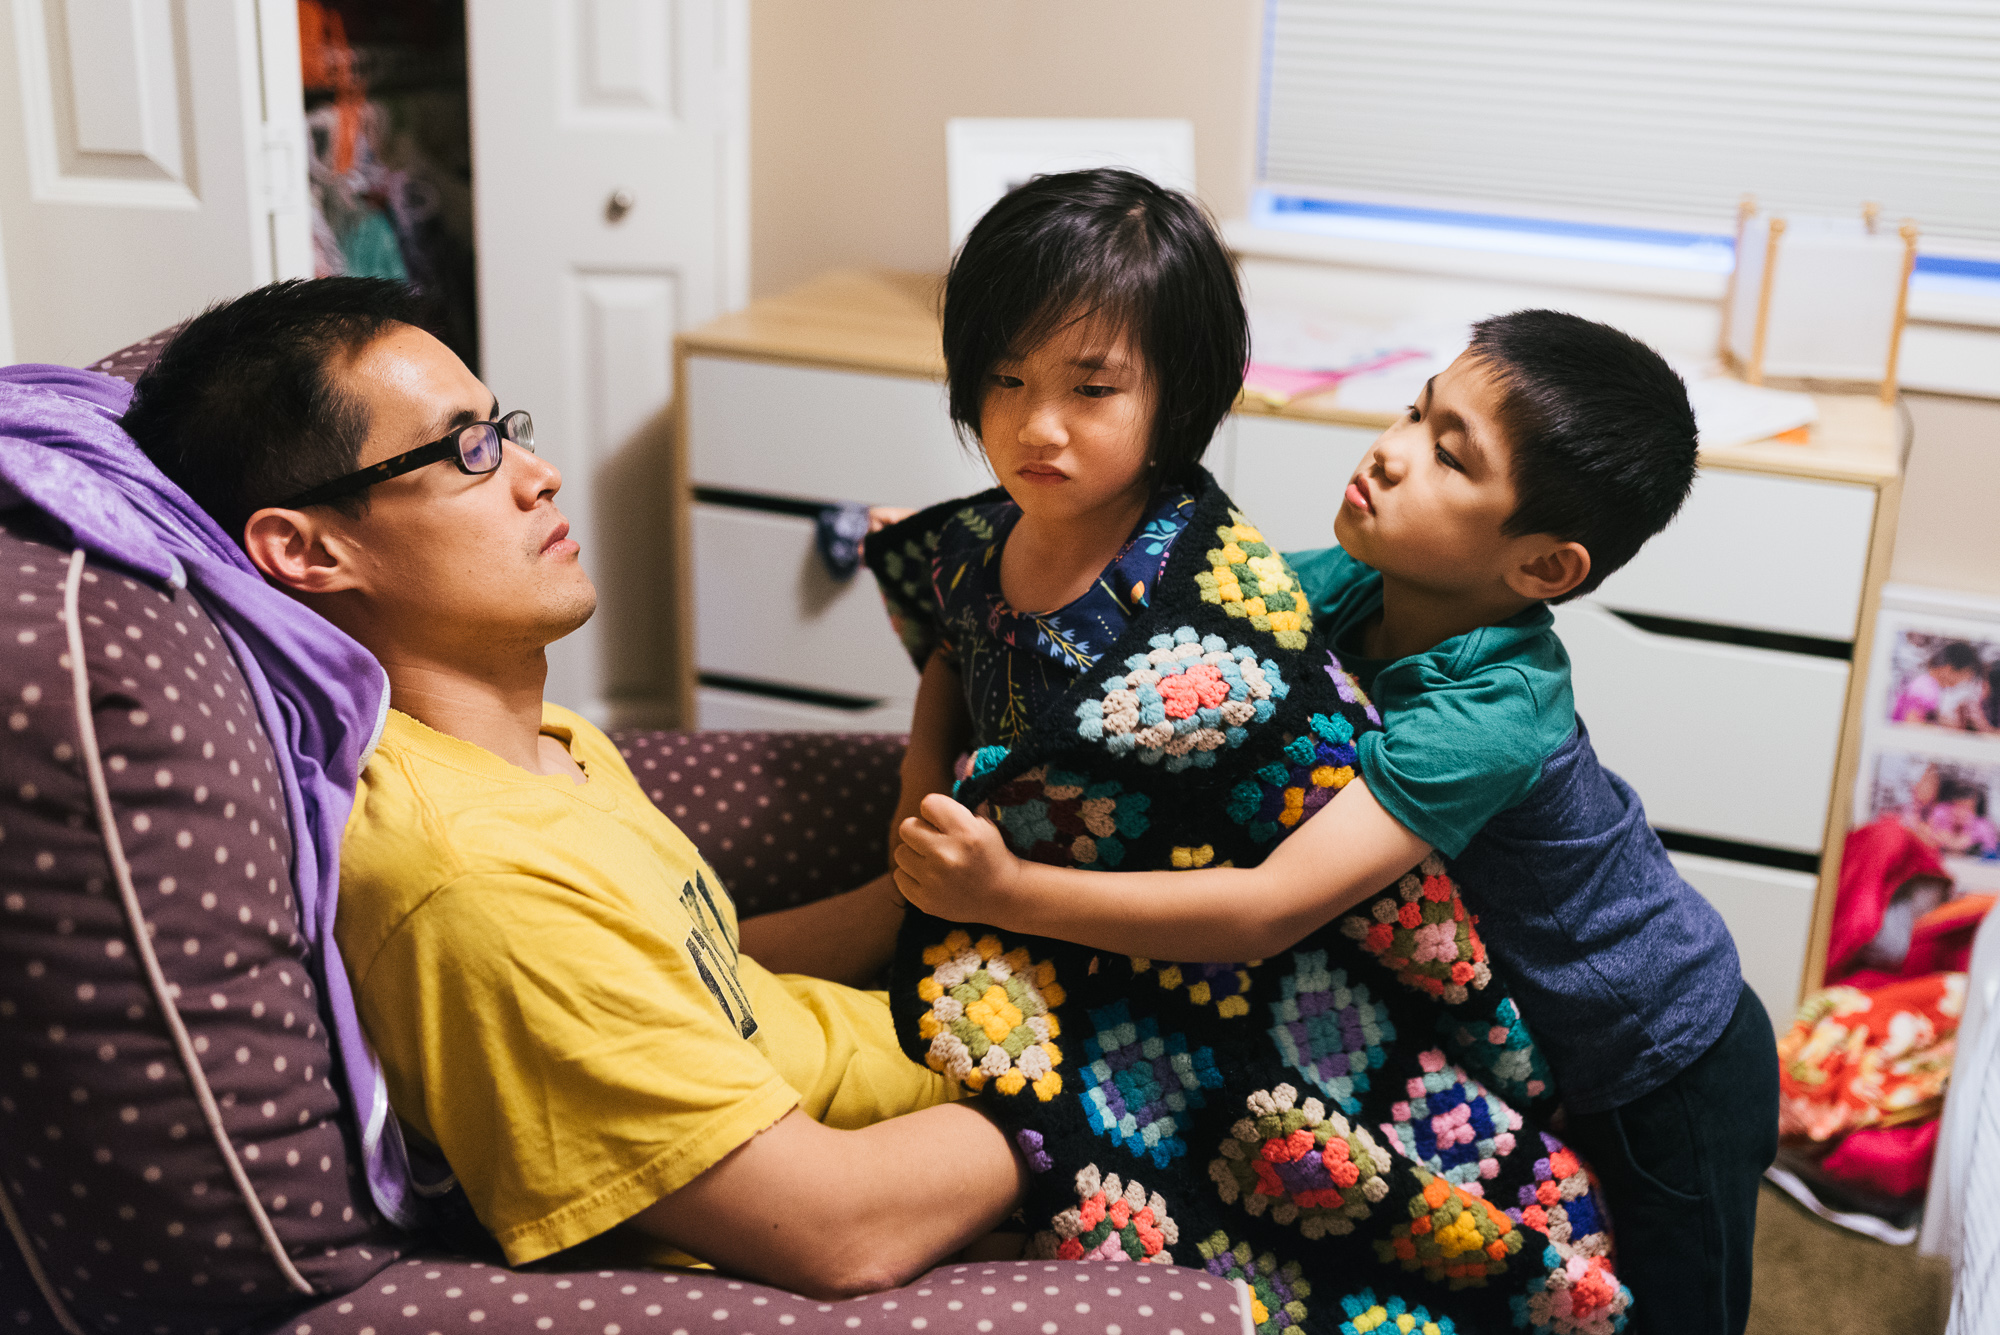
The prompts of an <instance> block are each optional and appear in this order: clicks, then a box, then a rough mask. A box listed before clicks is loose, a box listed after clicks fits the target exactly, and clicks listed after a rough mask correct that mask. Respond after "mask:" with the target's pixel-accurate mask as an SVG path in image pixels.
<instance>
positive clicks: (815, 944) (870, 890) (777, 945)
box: [737, 872, 903, 987]
mask: <svg viewBox="0 0 2000 1335" xmlns="http://www.w3.org/2000/svg"><path fill="white" fill-rule="evenodd" d="M902 925H903V897H902V896H901V895H900V894H898V893H896V884H895V882H894V881H893V880H891V879H890V877H889V875H888V873H886V872H885V873H883V874H882V875H880V876H878V877H876V878H875V879H874V880H872V881H870V882H868V884H866V885H864V886H862V887H861V888H860V889H858V890H849V891H848V892H847V893H846V894H842V895H832V896H830V897H828V898H826V899H821V900H817V901H815V902H813V903H811V904H801V905H799V906H798V907H797V908H791V909H779V910H778V911H777V912H776V913H760V914H758V915H757V916H756V917H754V918H745V919H744V920H743V921H742V922H741V923H739V924H738V928H737V930H738V933H739V935H740V937H741V941H740V945H741V948H742V951H743V953H744V954H746V955H748V956H749V957H750V958H751V959H753V960H756V961H757V962H758V963H759V964H761V965H763V966H764V967H765V968H767V969H769V970H770V971H771V972H772V973H803V974H810V975H811V976H812V977H814V978H825V979H829V980H831V981H833V982H836V983H846V984H847V985H848V986H849V987H867V986H868V985H869V984H870V983H872V982H874V981H875V979H876V978H878V977H880V976H881V973H882V970H884V969H886V968H888V967H889V959H890V957H891V956H892V955H894V954H895V953H896V932H897V930H898V929H900V928H901V927H902Z"/></svg>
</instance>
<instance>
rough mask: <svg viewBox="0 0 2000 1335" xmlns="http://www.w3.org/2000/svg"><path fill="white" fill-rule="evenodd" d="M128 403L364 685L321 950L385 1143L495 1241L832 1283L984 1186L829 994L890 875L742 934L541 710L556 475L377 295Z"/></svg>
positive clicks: (472, 382)
mask: <svg viewBox="0 0 2000 1335" xmlns="http://www.w3.org/2000/svg"><path fill="white" fill-rule="evenodd" d="M123 421H124V425H125V427H126V429H127V430H128V431H129V432H130V433H131V434H132V436H133V437H134V438H135V439H136V440H137V441H138V442H139V444H140V446H141V448H143V449H144V450H145V451H146V453H147V454H148V455H149V456H150V457H151V458H152V459H153V460H154V462H156V463H157V464H159V466H160V467H161V469H162V470H163V471H165V472H166V473H167V475H168V476H169V477H171V478H172V479H173V480H174V481H175V482H176V483H178V484H179V485H180V486H181V487H182V488H183V489H185V490H186V491H187V492H188V493H189V495H190V496H191V497H192V498H193V499H194V500H195V501H196V502H197V503H198V504H200V505H201V506H202V508H203V509H205V510H207V511H208V512H209V514H211V515H212V516H214V517H215V518H216V520H217V521H218V522H219V523H220V524H221V525H222V527H223V528H224V530H225V531H227V532H228V533H230V534H232V535H233V536H235V537H237V539H238V540H239V541H240V542H241V544H242V546H243V548H244V550H245V552H246V553H247V554H248V556H249V558H250V560H251V561H252V562H253V563H254V564H255V565H256V566H257V568H258V569H259V570H260V571H262V572H263V574H264V575H265V577H266V578H268V579H269V580H271V581H272V582H273V583H275V584H276V585H277V586H278V587H280V588H282V589H285V590H286V591H288V592H290V593H291V594H292V595H293V596H294V597H296V598H298V599H299V600H300V601H301V602H303V603H305V604H306V605H307V606H309V607H311V608H313V609H314V610H316V611H317V612H319V613H320V614H321V615H323V616H324V617H325V618H326V619H327V620H328V621H330V622H332V623H333V624H334V625H336V626H338V627H339V628H340V629H342V630H344V631H345V632H347V633H348V634H349V635H351V636H353V637H354V639H356V640H358V641H359V642H360V643H361V644H362V645H364V646H365V647H366V648H367V649H368V650H369V651H370V652H372V653H373V654H374V655H375V657H376V658H377V659H378V660H379V661H380V662H381V664H382V666H383V667H384V668H385V669H386V670H387V672H388V676H389V684H390V704H391V709H390V712H389V716H388V721H387V723H386V725H385V727H384V729H383V735H382V739H381V742H380V744H379V745H378V747H377V748H376V750H375V752H374V754H373V757H372V759H371V760H370V761H369V763H368V766H367V768H366V770H365V771H364V773H363V775H362V780H361V786H360V790H359V792H358V793H357V795H356V800H355V807H354V814H353V816H352V818H351V819H350V820H349V821H348V825H347V833H346V840H345V843H344V845H343V849H342V856H341V886H340V892H341V895H340V902H339V914H338V919H337V922H336V926H335V937H336V939H337V941H338V943H339V946H340V950H341V953H342V955H343V957H344V960H345V963H346V967H347V972H348V974H349V977H350V978H351V980H352V982H353V984H354V991H355V994H356V998H357V1004H358V1007H359V1010H360V1014H361V1019H362V1023H363V1025H364V1027H365V1028H366V1030H367V1033H368V1037H369V1040H370V1042H371V1043H372V1044H373V1046H374V1047H375V1049H376V1051H377V1053H378V1055H379V1056H380V1058H381V1060H382V1063H383V1066H384V1069H385V1071H386V1073H387V1077H388V1084H389V1092H390V1101H391V1103H392V1105H393V1107H394V1109H395V1111H396V1113H397V1114H398V1116H399V1118H400V1120H401V1122H402V1125H403V1127H404V1128H405V1131H406V1135H407V1136H408V1137H409V1138H410V1139H412V1140H413V1141H415V1142H417V1144H418V1146H419V1147H420V1148H421V1147H427V1148H434V1149H436V1150H438V1151H440V1152H441V1153H442V1155H443V1157H444V1158H445V1160H446V1161H447V1162H448V1163H449V1164H450V1166H451V1168H452V1170H453V1171H454V1173H455V1174H456V1176H457V1178H458V1181H459V1183H460V1185H461V1186H463V1187H464V1189H465V1192H466V1196H467V1199H468V1200H469V1201H470V1203H471V1205H472V1207H473V1209H474V1210H475V1212H476V1213H477V1214H478V1216H479V1219H480V1221H481V1223H482V1224H484V1225H485V1227H486V1228H487V1229H488V1230H489V1231H490V1232H491V1233H493V1234H494V1236H495V1237H496V1238H497V1239H498V1241H499V1242H500V1244H501V1246H502V1248H503V1249H504V1250H505V1252H506V1254H507V1258H508V1260H509V1261H510V1262H512V1263H514V1264H525V1263H527V1262H529V1261H533V1260H537V1259H540V1258H541V1257H544V1256H548V1255H551V1254H553V1253H555V1252H558V1251H563V1250H566V1249H569V1248H571V1247H577V1246H587V1247H588V1248H589V1249H590V1250H591V1254H592V1259H593V1260H598V1259H600V1258H601V1259H602V1260H603V1261H605V1262H608V1261H609V1260H610V1259H611V1258H613V1257H617V1258H618V1259H621V1260H651V1261H656V1262H662V1263H685V1262H686V1261H687V1260H689V1259H690V1258H699V1259H701V1260H703V1261H708V1262H712V1263H714V1264H717V1265H721V1266H724V1267H726V1268H729V1269H731V1270H735V1271H738V1272H741V1273H744V1274H747V1275H750V1276H753V1277H755V1278H758V1279H763V1280H767V1281H770V1282H773V1283H778V1284H783V1285H786V1286H788V1287H791V1288H794V1289H797V1290H800V1291H803V1292H810V1293H814V1294H823V1295H830V1294H844V1293H854V1292H863V1291H867V1290H870V1289H874V1288H880V1287H886V1286H888V1285H891V1284H895V1283H900V1282H902V1281H903V1280H905V1279H907V1278H909V1277H911V1276H913V1275H914V1274H916V1273H918V1272H920V1271H922V1270H923V1269H925V1268H927V1267H928V1266H930V1265H932V1264H934V1263H936V1262H937V1261H938V1260H940V1259H942V1258H943V1257H944V1256H945V1255H947V1254H949V1253H951V1252H953V1251H956V1250H958V1249H959V1248H961V1247H963V1246H964V1245H965V1244H966V1243H967V1242H969V1241H971V1240H972V1239H974V1238H976V1237H977V1236H978V1235H980V1234H981V1233H983V1232H985V1231H986V1230H987V1229H990V1228H991V1227H992V1226H993V1225H994V1224H995V1223H996V1222H997V1221H998V1220H999V1219H1000V1218H1001V1217H1002V1216H1004V1215H1005V1214H1006V1213H1007V1212H1008V1210H1009V1209H1011V1208H1012V1205H1013V1202H1014V1200H1015V1199H1016V1198H1017V1196H1018V1194H1019V1189H1020V1175H1021V1172H1022V1170H1021V1168H1020V1165H1019V1163H1018V1160H1017V1159H1016V1157H1015V1155H1014V1153H1013V1151H1012V1149H1011V1148H1010V1146H1009V1145H1008V1143H1007V1141H1006V1139H1005V1137H1004V1136H1002V1134H1001V1133H1000V1132H999V1131H998V1130H997V1129H996V1128H994V1127H993V1126H992V1125H991V1124H990V1123H989V1122H987V1121H986V1120H985V1119H984V1118H983V1117H982V1116H980V1115H979V1114H978V1113H975V1112H973V1111H972V1110H971V1109H969V1108H968V1107H966V1106H964V1105H961V1104H955V1103H951V1102H949V1101H948V1100H949V1097H950V1096H949V1094H948V1092H947V1090H946V1087H945V1085H944V1083H943V1082H942V1080H941V1079H940V1078H939V1077H937V1076H936V1075H934V1074H933V1073H931V1072H929V1071H927V1070H925V1069H923V1068H922V1067H920V1066H917V1065H916V1064H914V1063H912V1062H910V1061H908V1060H907V1059H906V1058H905V1057H903V1055H902V1054H901V1052H900V1050H899V1049H898V1047H897V1045H896V1042H895V1038H894V1033H893V1030H892V1026H891V1024H890V1020H889V1013H888V1007H887V1004H886V1001H885V1000H884V999H883V998H882V997H881V995H880V994H871V993H866V992H860V991H856V990H854V989H853V988H851V987H848V986H844V985H842V984H841V983H839V982H835V981H825V980H826V979H836V978H847V979H849V980H852V981H860V980H862V979H865V978H866V977H868V976H869V975H870V974H872V973H873V972H874V970H875V969H876V968H877V967H879V965H880V964H881V963H882V962H883V961H885V960H886V957H887V952H888V949H889V947H890V943H891V941H892V939H893V936H894V931H895V926H896V923H897V921H898V918H899V915H900V908H899V907H898V905H897V901H896V900H895V898H894V896H893V891H892V890H891V889H890V887H889V885H888V883H887V878H886V877H884V878H882V879H881V880H880V881H878V882H875V883H871V885H869V886H865V887H863V888H861V889H859V890H856V891H852V892H850V893H849V894H847V895H844V896H840V897H838V898H837V899H835V900H831V901H825V902H823V903H821V904H818V905H812V906H808V907H807V908H804V909H795V910H790V911H787V912H786V913H783V914H772V915H769V916H768V918H760V919H753V920H751V926H750V928H749V930H745V931H743V932H742V933H741V934H740V935H739V932H738V928H737V923H736V918H735V911H734V908H733V907H732V905H731V904H730V902H729V899H728V897H727V895H726V894H725V893H724V892H723V889H722V887H721V886H720V885H718V884H717V883H716V880H715V877H714V873H713V872H711V871H709V870H708V869H707V868H706V867H705V866H704V865H703V863H702V860H701V857H700V854H699V853H697V852H696V851H695V849H694V846H693V845H692V844H691V843H689V842H688V840H687V838H686V837H685V836H684V835H683V834H682V833H681V832H680V831H679V830H678V829H676V828H675V827H674V826H673V825H672V823H671V822H669V821H668V820H667V819H666V818H665V817H664V816H663V815H661V814H660V812H659V811H658V810H657V809H656V808H655V807H654V806H653V805H652V803H651V802H649V801H648V800H647V798H646V796H645V794H644V792H643V791H642V790H641V789H640V787H639V786H638V784H637V782H636V781H635V780H634V779H633V777H632V775H631V773H630V771H629V770H627V769H626V767H625V765H624V762H623V760H622V759H621V758H620V756H619V754H618V752H617V749H616V748H615V747H614V746H613V745H612V744H611V742H610V740H609V739H608V738H606V737H605V736H604V734H603V733H602V732H600V731H599V730H598V729H596V728H595V727H593V726H591V724H589V723H588V722H587V721H585V720H584V719H582V718H580V717H578V716H577V715H575V714H573V713H571V712H569V711H568V710H565V709H562V708H560V707H558V706H556V705H553V704H550V703H547V702H545V701H544V700H543V698H542V689H543V683H544V679H545V677H546V673H547V663H546V659H545V656H544V651H545V650H546V648H547V646H548V645H549V644H551V643H553V642H554V641H556V640H558V639H561V638H562V637H563V636H564V635H567V634H569V633H570V632H571V631H573V630H575V629H576V628H577V627H579V626H581V625H582V624H583V623H584V622H585V621H586V620H587V619H588V618H589V617H590V615H591V613H592V611H593V610H594V609H595V608H596V605H597V595H596V591H595V590H594V588H593V587H592V585H591V581H590V577H589V576H588V575H587V574H586V573H585V572H584V570H583V567H582V566H581V565H580V564H579V562H578V548H577V544H576V542H575V540H573V539H572V538H570V536H569V524H568V523H567V522H566V521H565V520H564V518H563V516H562V512H561V511H560V510H559V509H558V508H557V505H556V495H557V492H558V491H559V490H560V488H561V486H562V476H561V474H560V473H559V472H558V471H557V470H556V469H555V467H554V466H553V465H551V464H550V463H549V462H548V461H547V460H545V459H542V458H540V457H538V456H537V455H536V454H535V453H534V446H535V437H534V424H533V421H532V419H531V418H530V417H529V414H528V412H527V411H525V410H518V409H517V410H513V411H508V412H505V413H503V412H502V411H501V405H500V403H499V402H498V401H497V400H496V399H495V397H494V395H493V394H492V393H491V392H489V391H488V389H487V388H486V386H484V385H483V384H481V383H480V381H479V380H478V378H477V377H475V376H474V375H473V374H472V373H471V372H470V371H469V370H467V369H466V367H465V365H464V364H463V363H462V362H461V361H460V360H459V359H458V358H457V357H456V356H455V355H454V354H453V353H452V352H451V351H450V350H449V349H448V348H446V347H445V346H444V345H443V344H442V343H440V342H438V341H437V340H436V339H435V338H433V337H431V335H429V334H428V333H425V332H424V331H423V330H422V329H421V328H420V327H418V324H417V320H416V314H415V311H414V310H413V307H412V303H411V299H410V298H409V296H408V295H407V294H406V293H405V292H404V291H403V289H401V288H399V287H397V286H396V285H394V284H390V283H385V282H380V281H378V280H372V279H352V278H335V279H318V280H311V281H295V282H289V283H280V284H274V285H272V286H270V287H266V288H261V289H258V290H257V291H255V292H251V293H249V294H247V295H245V296H243V297H240V298H238V299H236V300H234V301H232V302H228V303H225V304H223V305H220V306H218V307H215V308H212V309H211V310H209V311H207V312H206V313H204V314H202V315H200V316H198V317H196V318H195V319H194V320H192V321H191V322H189V324H188V325H187V326H186V327H185V328H183V329H182V330H181V331H180V332H179V333H178V334H177V335H176V336H175V338H174V340H173V341H172V342H171V343H170V344H169V345H168V346H167V348H166V349H165V351H164V352H163V353H162V355H161V357H160V359H159V361H158V362H157V363H156V364H155V365H154V366H153V367H152V368H151V369H150V370H149V371H148V372H147V373H146V375H145V376H144V377H142V378H141V380H140V382H139V384H138V387H137V390H136V392H135V396H134V399H133V403H132V407H131V408H130V410H129V411H128V412H127V414H126V416H125V418H124V419H123ZM739 952H741V953H739ZM753 957H758V958H763V959H765V960H766V961H767V962H770V963H772V964H774V965H777V964H780V963H782V965H783V967H786V968H787V969H790V970H796V971H797V974H805V973H813V974H817V975H819V976H818V977H804V976H797V975H796V974H794V975H788V976H777V975H775V974H773V973H772V972H770V971H768V970H767V969H765V968H764V967H762V966H760V965H759V964H758V963H757V962H756V960H755V958H753ZM912 1163H917V1164H921V1165H922V1171H923V1173H924V1175H925V1179H926V1180H925V1182H924V1185H923V1191H922V1199H923V1202H924V1204H923V1207H922V1208H921V1209H913V1208H912V1207H911V1201H912V1197H911V1196H910V1184H909V1181H908V1173H909V1169H910V1166H911V1164H912Z"/></svg>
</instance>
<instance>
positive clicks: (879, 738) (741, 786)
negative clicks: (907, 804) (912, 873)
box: [612, 731, 908, 918]
mask: <svg viewBox="0 0 2000 1335" xmlns="http://www.w3.org/2000/svg"><path fill="white" fill-rule="evenodd" d="M612 740H613V741H614V742H616V743H617V745H618V749H619V751H620V752H621V753H622V754H623V755H624V757H625V763H626V764H628V765H630V766H631V767H632V773H633V774H634V775H635V776H636V777H637V778H638V780H639V786H640V787H642V788H644V789H645V790H646V795H647V796H648V797H650V798H652V799H653V801H654V803H655V804H656V805H657V806H658V807H659V808H660V810H662V811H664V812H665V813H666V814H667V817H668V818H669V819H670V820H672V821H673V822H674V824H676V825H678V826H680V828H681V830H682V831H683V832H684V833H685V834H686V835H687V837H688V838H690V839H692V840H693V841H694V844H695V847H696V848H699V849H700V850H701V853H702V856H703V857H705V858H707V859H708V864H709V866H711V867H713V868H714V869H715V874H716V875H717V876H719V877H721V878H722V883H723V885H724V886H725V887H727V889H728V890H729V893H730V897H731V898H733V899H734V900H735V901H736V912H737V914H738V916H740V917H744V918H749V917H754V916H756V915H757V914H759V913H769V912H771V911H772V910H773V909H782V908H790V907H791V906H793V905H795V904H804V903H808V902H810V901H812V900H815V899H820V898H823V897H825V896H827V895H830V894H835V893H838V892H839V891H842V890H852V889H853V888H854V887H855V886H857V885H860V884H861V883H862V882H864V881H867V880H869V879H871V878H873V877H875V876H878V875H880V874H881V873H882V872H883V871H885V870H887V868H886V866H885V864H884V862H883V857H884V850H885V849H886V847H887V844H888V837H889V818H890V816H891V815H893V814H894V813H895V810H896V795H897V791H898V786H899V783H900V768H899V767H900V766H901V764H902V759H903V748H904V746H905V744H906V743H907V741H908V738H906V737H904V736H903V735H901V734H900V733H888V732H862V733H842V732H639V731H630V732H618V733H614V734H612Z"/></svg>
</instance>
